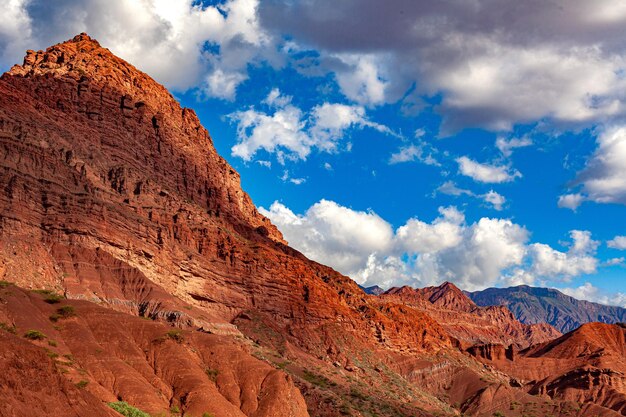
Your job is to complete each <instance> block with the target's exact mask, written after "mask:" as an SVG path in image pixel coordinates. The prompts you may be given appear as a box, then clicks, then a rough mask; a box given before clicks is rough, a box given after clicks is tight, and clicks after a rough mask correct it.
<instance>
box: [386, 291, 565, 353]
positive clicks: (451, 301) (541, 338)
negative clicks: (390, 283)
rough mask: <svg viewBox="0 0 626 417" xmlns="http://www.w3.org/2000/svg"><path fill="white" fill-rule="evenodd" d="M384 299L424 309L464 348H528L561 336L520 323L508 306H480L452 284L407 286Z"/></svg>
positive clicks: (546, 328)
mask: <svg viewBox="0 0 626 417" xmlns="http://www.w3.org/2000/svg"><path fill="white" fill-rule="evenodd" d="M380 297H381V298H383V299H387V300H395V301H399V302H403V303H405V304H408V305H412V306H414V307H416V308H419V309H421V310H423V311H424V312H426V313H427V314H428V315H429V316H431V317H433V318H435V319H436V320H437V321H438V323H439V324H440V325H441V326H442V327H443V328H444V329H445V330H446V332H447V333H448V334H449V335H450V336H452V337H454V338H455V339H457V340H459V341H461V342H462V344H463V345H464V346H468V345H472V344H500V345H504V346H509V345H515V346H516V347H517V348H525V347H528V346H530V345H534V344H537V343H541V342H545V341H549V340H553V339H555V338H557V337H559V336H560V335H561V334H560V333H559V332H558V331H557V330H555V329H554V328H553V327H551V326H550V325H548V324H545V323H544V324H534V325H526V324H522V323H520V322H519V321H518V320H517V319H516V318H515V317H514V316H513V314H512V313H511V312H510V311H509V310H508V309H507V308H506V307H501V306H492V307H478V306H477V305H476V304H474V302H473V301H472V300H470V299H469V297H467V295H465V294H464V293H463V291H461V290H460V289H459V288H458V287H456V286H455V285H454V284H452V283H449V282H445V283H443V284H441V285H440V286H436V287H426V288H421V289H413V288H411V287H406V286H405V287H401V288H391V289H389V290H388V291H386V292H385V293H384V294H382V295H381V296H380Z"/></svg>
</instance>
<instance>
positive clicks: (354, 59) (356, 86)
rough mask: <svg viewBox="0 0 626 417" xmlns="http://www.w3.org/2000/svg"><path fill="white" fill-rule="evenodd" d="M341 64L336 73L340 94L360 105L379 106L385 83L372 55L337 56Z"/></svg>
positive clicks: (378, 65)
mask: <svg viewBox="0 0 626 417" xmlns="http://www.w3.org/2000/svg"><path fill="white" fill-rule="evenodd" d="M334 57H335V58H337V59H338V60H339V61H341V63H342V64H343V65H342V67H340V68H339V69H338V70H337V71H336V72H335V76H336V78H337V83H338V84H339V88H340V89H341V91H342V93H343V94H344V95H345V96H346V97H347V98H349V99H350V100H354V101H355V102H357V103H359V104H362V105H375V104H381V103H383V102H384V101H385V89H386V82H385V81H384V80H383V78H382V77H381V74H380V72H381V65H380V64H379V63H378V62H377V61H378V59H379V58H378V57H377V56H374V55H358V54H337V55H334Z"/></svg>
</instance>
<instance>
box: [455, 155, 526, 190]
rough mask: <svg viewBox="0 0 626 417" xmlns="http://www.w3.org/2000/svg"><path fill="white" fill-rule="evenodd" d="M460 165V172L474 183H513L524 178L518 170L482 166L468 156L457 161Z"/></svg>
mask: <svg viewBox="0 0 626 417" xmlns="http://www.w3.org/2000/svg"><path fill="white" fill-rule="evenodd" d="M456 162H457V163H458V164H459V172H460V173H461V174H463V175H465V176H467V177H470V178H472V179H473V180H474V181H478V182H484V183H502V182H511V181H513V180H515V179H516V178H519V177H521V176H522V174H521V173H520V172H519V171H517V170H511V169H510V168H509V167H507V166H498V165H490V164H482V163H480V162H476V161H474V160H472V159H470V158H468V157H466V156H462V157H460V158H457V159H456Z"/></svg>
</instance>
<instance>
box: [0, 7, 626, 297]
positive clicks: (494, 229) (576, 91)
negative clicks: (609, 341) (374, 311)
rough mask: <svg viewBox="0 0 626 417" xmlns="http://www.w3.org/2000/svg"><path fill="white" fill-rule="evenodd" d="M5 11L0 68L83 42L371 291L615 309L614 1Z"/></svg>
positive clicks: (622, 17) (620, 165)
mask: <svg viewBox="0 0 626 417" xmlns="http://www.w3.org/2000/svg"><path fill="white" fill-rule="evenodd" d="M380 4H381V3H380V2H375V1H373V0H372V1H369V0H362V1H357V0H346V1H345V2H339V3H338V2H330V1H326V0H311V1H308V2H291V1H287V0H284V1H282V0H261V1H260V2H259V1H257V0H227V1H224V2H211V3H209V2H193V1H191V0H176V1H160V0H141V1H137V2H131V3H129V2H124V1H103V0H89V1H87V0H85V1H78V0H62V1H57V2H54V3H45V2H39V1H29V0H11V1H10V2H9V3H8V5H5V6H3V7H5V8H6V10H4V12H5V13H3V18H0V67H1V69H2V70H6V69H8V68H9V67H10V65H11V64H12V63H15V62H20V61H21V56H23V53H24V50H26V49H38V48H44V47H46V46H48V45H50V44H53V43H56V42H60V41H63V40H65V39H68V38H71V37H72V36H73V35H74V34H76V33H79V32H82V31H87V32H88V33H89V34H91V35H92V36H94V37H95V38H97V39H98V40H99V41H100V42H101V44H103V46H105V47H108V48H109V49H111V50H112V51H113V52H114V53H116V54H118V55H120V56H121V57H123V58H125V59H127V60H128V61H130V62H131V63H133V64H135V65H136V66H138V67H139V68H140V69H142V70H144V71H146V72H148V73H149V74H150V75H152V76H153V77H155V78H156V79H157V80H158V81H160V82H162V83H164V85H166V86H167V87H168V88H170V90H171V91H173V93H174V94H175V96H176V97H177V98H178V99H179V100H180V101H181V103H182V104H183V105H184V106H186V107H191V108H194V109H195V110H196V112H197V113H198V115H199V117H200V119H201V121H202V122H203V124H204V125H205V127H207V129H209V131H210V133H211V135H212V137H213V140H214V143H215V146H216V147H217V149H218V151H219V153H220V154H221V155H223V156H224V157H225V158H226V159H227V160H228V161H229V162H230V163H231V164H232V165H233V166H234V167H235V168H236V169H237V170H238V171H239V173H240V174H241V179H242V184H243V188H244V190H246V191H247V192H248V193H249V194H250V195H251V197H252V199H253V201H254V202H255V204H257V206H259V207H261V208H262V211H263V212H264V213H265V214H266V215H267V216H268V217H270V218H271V219H272V221H273V222H274V223H275V224H277V225H278V227H279V228H280V229H281V230H282V231H283V233H284V234H285V236H286V238H287V240H288V241H289V242H290V243H291V244H292V245H293V246H294V247H296V248H297V249H299V250H301V251H302V252H304V253H305V254H306V255H307V256H309V257H311V258H313V259H316V260H318V261H320V262H323V263H327V264H329V265H331V266H333V267H335V268H336V269H338V270H339V271H341V272H343V273H345V274H349V275H350V276H351V277H353V278H354V279H355V280H356V281H357V282H359V283H361V284H364V285H373V284H379V285H381V286H384V287H389V286H395V285H412V286H424V285H433V284H437V283H440V282H441V281H443V280H450V281H453V282H455V283H457V284H458V285H459V286H461V287H462V288H466V289H469V290H475V289H481V288H485V287H488V286H508V285H517V284H530V285H545V286H552V287H556V288H560V289H563V290H564V291H566V292H568V293H569V294H572V295H575V296H577V297H580V298H586V299H590V300H596V301H601V302H606V303H613V304H620V305H624V306H626V295H625V293H626V284H625V282H626V281H625V280H624V278H623V277H624V275H625V272H626V270H625V269H624V257H626V238H620V237H621V236H623V235H626V222H624V220H623V219H624V215H625V214H626V207H625V206H624V204H626V124H624V115H626V107H625V101H626V81H625V79H624V68H625V67H626V66H625V58H626V44H625V43H624V42H623V36H621V34H622V32H623V30H622V29H621V28H623V27H624V26H623V25H624V24H625V23H626V8H624V6H623V5H622V3H621V2H620V1H618V0H601V1H599V2H594V4H593V5H589V4H588V2H585V1H582V0H580V1H556V2H552V3H551V4H550V5H547V4H545V3H544V2H537V4H534V2H528V4H524V5H519V4H518V2H515V1H504V2H503V1H499V2H495V1H487V0H479V1H476V2H472V3H471V4H470V3H469V2H446V3H445V4H444V3H431V2H421V1H400V0H398V1H390V2H385V7H384V8H382V7H381V6H380Z"/></svg>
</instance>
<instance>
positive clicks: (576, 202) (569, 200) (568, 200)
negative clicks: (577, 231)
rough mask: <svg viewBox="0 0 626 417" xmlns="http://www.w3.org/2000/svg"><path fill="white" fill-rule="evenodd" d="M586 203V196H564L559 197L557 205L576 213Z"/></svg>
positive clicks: (577, 194)
mask: <svg viewBox="0 0 626 417" xmlns="http://www.w3.org/2000/svg"><path fill="white" fill-rule="evenodd" d="M584 201H585V196H584V195H582V194H580V193H575V194H564V195H562V196H559V201H558V203H557V205H558V206H559V207H561V208H568V209H570V210H573V211H576V210H577V209H578V207H579V206H580V205H581V204H582V203H583V202H584Z"/></svg>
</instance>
